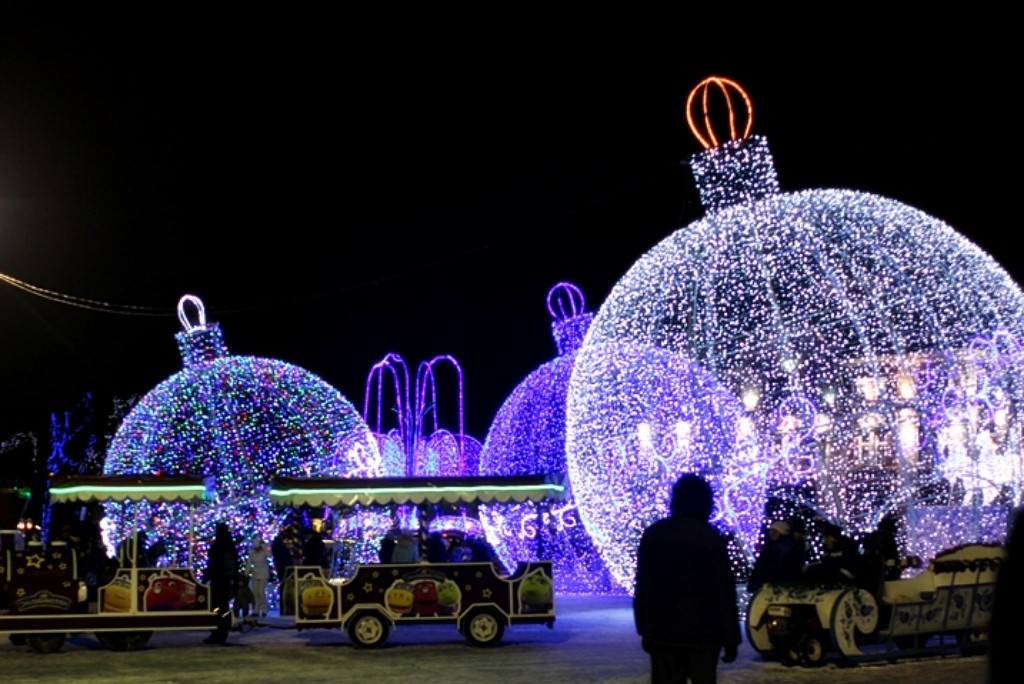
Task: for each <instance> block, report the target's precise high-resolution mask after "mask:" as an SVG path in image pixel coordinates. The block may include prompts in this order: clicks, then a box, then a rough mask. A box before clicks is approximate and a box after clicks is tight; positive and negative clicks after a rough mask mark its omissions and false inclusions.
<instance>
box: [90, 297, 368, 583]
mask: <svg viewBox="0 0 1024 684" xmlns="http://www.w3.org/2000/svg"><path fill="white" fill-rule="evenodd" d="M190 307H191V308H192V309H193V310H192V311H191V312H190V311H189V308H190ZM190 316H191V317H190ZM178 317H179V319H180V320H181V323H182V326H183V332H180V333H178V334H177V335H176V336H175V338H176V340H177V342H178V348H179V350H180V351H181V355H182V359H183V361H184V368H183V369H182V370H181V371H179V372H178V373H176V374H174V375H172V376H171V377H169V378H167V379H166V380H164V381H163V382H161V383H160V384H159V385H157V386H156V387H155V388H153V389H152V390H151V391H150V392H148V393H147V394H146V395H145V396H143V397H142V399H141V400H139V402H138V404H136V405H135V406H134V407H133V408H132V410H131V412H129V414H128V415H127V416H126V417H125V419H124V421H123V422H122V423H121V425H120V426H119V428H118V430H117V433H116V434H115V435H114V438H113V439H112V440H111V443H110V447H109V450H108V453H107V458H106V461H105V464H104V473H106V474H111V475H117V474H129V473H131V474H149V473H164V474H169V475H198V476H202V477H204V478H206V479H207V482H208V485H209V488H210V489H211V491H212V498H211V500H209V501H207V502H205V503H204V504H203V505H201V506H200V507H198V508H197V509H196V511H195V515H194V517H193V516H190V514H189V512H188V511H187V510H186V509H184V508H182V506H181V505H180V504H179V505H175V504H160V505H150V504H147V503H145V502H142V503H134V504H133V503H129V504H124V505H115V504H112V503H111V504H107V508H106V513H107V517H106V519H105V521H104V524H105V525H106V526H107V529H106V532H107V536H108V539H109V543H110V545H111V546H113V545H116V543H117V542H118V541H119V540H121V539H123V538H124V537H125V536H126V535H127V534H128V531H129V530H130V529H131V528H132V526H133V525H136V524H138V525H140V526H141V527H142V528H143V529H145V530H146V532H147V536H148V542H149V543H150V544H156V543H158V542H162V543H163V546H164V553H165V556H166V557H165V558H164V562H167V563H177V564H184V563H185V562H187V561H188V560H189V558H190V553H191V554H193V560H194V561H195V562H198V563H199V565H200V567H202V566H203V565H205V560H204V559H205V551H206V547H207V544H208V542H209V540H210V538H211V537H212V536H213V531H214V526H215V524H216V523H217V522H219V521H225V522H227V523H228V525H229V527H230V528H231V531H232V532H233V533H234V535H235V539H236V540H237V541H238V543H239V549H240V551H242V552H243V559H244V557H245V550H246V549H248V548H249V544H250V543H251V542H252V540H253V539H254V538H255V537H257V536H258V537H260V538H262V539H264V540H270V539H272V538H273V537H274V535H275V534H276V533H277V530H278V527H279V524H280V521H281V518H282V517H283V515H284V514H285V512H284V511H279V510H275V509H274V508H273V507H272V505H271V501H270V498H269V497H268V496H267V490H268V487H269V485H270V481H271V479H272V478H273V477H274V476H290V477H311V476H321V475H322V476H330V477H379V476H381V475H383V471H382V468H381V457H380V453H379V451H378V450H377V444H376V442H375V441H374V439H373V436H372V435H371V433H370V430H369V428H368V427H367V425H366V423H365V422H364V421H363V419H362V417H361V416H360V415H359V412H358V411H357V410H356V409H355V408H354V407H353V406H352V404H351V403H350V402H349V401H348V400H347V399H346V398H345V397H344V396H342V395H341V393H340V392H338V390H336V389H335V388H333V387H332V386H331V385H329V384H328V383H327V382H325V381H324V380H322V379H321V378H319V377H317V376H316V375H314V374H312V373H310V372H308V371H306V370H303V369H302V368H299V367H297V366H294V365H291V364H288V363H285V362H283V361H279V360H276V359H267V358H258V357H251V356H232V355H230V354H228V351H227V346H226V345H225V343H224V340H223V336H222V333H221V329H220V326H219V325H218V324H217V323H213V322H210V323H208V322H207V321H206V314H205V309H204V307H203V304H202V302H201V301H200V300H199V299H198V298H197V297H194V296H192V295H185V296H184V297H182V298H181V300H180V301H179V303H178ZM193 520H194V524H195V527H194V530H193V528H192V524H193ZM190 540H193V541H194V544H193V545H192V546H191V549H190V545H189V541H190Z"/></svg>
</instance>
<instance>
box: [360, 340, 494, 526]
mask: <svg viewBox="0 0 1024 684" xmlns="http://www.w3.org/2000/svg"><path fill="white" fill-rule="evenodd" d="M442 367H445V368H448V369H450V370H451V371H453V372H454V383H451V382H449V381H448V379H447V378H446V377H445V378H442V379H443V380H444V381H443V382H440V383H439V382H438V378H439V375H440V373H439V369H441V368H442ZM414 380H415V382H414V383H412V382H410V375H409V367H408V365H407V364H406V363H405V360H404V359H403V358H402V357H401V356H399V355H398V354H394V353H390V354H388V355H386V356H385V357H384V358H383V359H381V360H380V361H379V362H377V363H376V364H374V366H373V368H371V369H370V374H369V376H368V377H367V379H366V393H365V399H364V404H363V415H364V416H366V419H367V422H368V423H369V424H370V425H371V428H372V429H373V430H374V432H373V436H374V438H375V439H376V442H377V446H378V449H379V451H380V453H381V455H382V470H383V472H384V474H385V475H387V476H389V477H425V476H430V475H440V476H443V477H458V476H466V475H476V474H477V467H478V464H479V462H480V449H481V445H480V442H479V440H477V439H475V438H473V437H471V436H469V435H467V434H466V433H465V412H464V404H463V380H462V367H461V366H459V363H458V361H456V360H455V358H454V357H452V356H448V355H440V356H435V357H434V358H432V359H430V360H429V361H421V362H420V364H419V366H418V367H417V369H416V377H415V379H414ZM439 384H440V385H441V386H442V387H444V388H446V389H447V388H454V390H455V395H456V396H455V398H456V401H455V404H454V406H455V412H454V414H452V413H444V412H442V411H440V410H439V403H441V402H439V401H438V386H439ZM449 406H451V405H450V404H449ZM442 414H443V415H444V416H445V417H449V418H450V417H454V421H455V422H456V423H457V426H458V427H457V432H452V431H451V430H449V429H447V428H445V427H442V426H443V425H444V424H445V421H443V420H442ZM448 424H450V423H448ZM467 513H468V514H469V515H467ZM396 515H397V516H398V518H399V519H398V520H397V521H396V523H397V525H398V526H399V527H401V528H403V529H416V528H417V526H418V521H417V520H416V519H415V518H416V512H415V508H414V507H402V508H400V509H399V510H398V511H396ZM427 522H428V525H429V527H428V529H429V530H430V531H434V530H439V531H440V530H450V531H457V532H460V533H462V534H475V533H476V532H477V531H479V529H480V528H479V522H478V521H477V520H476V518H475V512H474V511H468V512H467V511H466V510H465V509H464V508H462V507H460V509H458V510H457V511H455V510H447V509H445V510H440V509H439V510H437V511H435V515H433V516H431V519H430V520H429V521H427Z"/></svg>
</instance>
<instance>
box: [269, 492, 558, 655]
mask: <svg viewBox="0 0 1024 684" xmlns="http://www.w3.org/2000/svg"><path fill="white" fill-rule="evenodd" d="M564 492H565V488H564V486H563V485H562V484H561V482H559V481H557V480H554V479H552V478H549V477H546V476H513V477H491V478H475V477H459V478H444V477H437V478H424V477H420V478H415V477H413V478H373V479H359V480H354V479H344V480H324V479H306V478H281V479H278V480H275V482H274V483H273V486H272V488H271V497H272V498H273V500H274V501H275V502H276V503H277V504H279V505H281V506H289V507H299V506H313V507H320V506H330V507H335V508H336V507H339V506H340V507H351V506H360V507H380V506H395V505H415V506H425V505H431V504H470V503H493V502H499V501H500V502H509V501H526V500H530V501H536V502H540V501H544V500H560V499H562V498H564ZM289 586H290V588H291V592H290V597H289V599H288V601H289V602H290V603H291V605H292V606H294V610H295V622H296V626H297V627H298V628H299V629H310V628H319V627H327V628H334V629H340V630H342V631H344V632H345V633H346V634H347V635H348V638H349V640H350V641H351V642H352V644H353V645H354V646H356V647H358V648H376V647H379V646H381V645H382V644H384V643H385V641H386V640H387V638H388V635H389V634H390V632H391V631H393V630H394V629H396V628H399V627H403V626H412V625H427V624H439V623H440V624H451V625H453V626H454V627H455V628H456V629H458V630H459V632H460V633H461V634H462V635H463V636H464V637H465V638H466V640H467V641H468V642H469V643H470V644H472V645H474V646H493V645H495V644H497V643H498V642H499V641H500V640H501V638H502V636H503V634H504V631H505V628H506V627H508V626H510V625H519V624H543V625H546V626H547V627H549V628H553V626H554V622H555V595H554V578H553V576H552V563H551V561H549V560H546V561H535V562H529V563H520V564H519V566H518V567H517V568H516V569H515V570H514V572H512V574H510V575H506V574H505V573H504V572H502V570H501V568H500V567H499V566H498V565H497V564H496V563H492V562H472V561H461V562H444V563H436V562H435V563H430V562H426V561H421V562H415V563H366V564H355V565H354V566H353V567H350V568H348V570H347V571H346V572H345V573H344V577H340V578H330V577H327V576H326V575H325V573H324V571H323V569H322V568H320V567H299V568H296V569H295V574H294V581H292V582H291V584H290V585H289Z"/></svg>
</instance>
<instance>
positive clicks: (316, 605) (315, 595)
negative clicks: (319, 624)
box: [300, 584, 334, 618]
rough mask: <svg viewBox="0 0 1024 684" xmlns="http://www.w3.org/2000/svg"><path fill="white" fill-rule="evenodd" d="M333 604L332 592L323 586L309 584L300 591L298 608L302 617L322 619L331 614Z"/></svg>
mask: <svg viewBox="0 0 1024 684" xmlns="http://www.w3.org/2000/svg"><path fill="white" fill-rule="evenodd" d="M333 603H334V592H332V591H331V588H330V587H328V586H326V585H324V584H311V585H310V586H308V587H306V588H305V589H303V590H302V595H301V597H300V606H301V608H302V617H307V618H322V617H326V616H327V614H328V613H330V612H331V605H332V604H333Z"/></svg>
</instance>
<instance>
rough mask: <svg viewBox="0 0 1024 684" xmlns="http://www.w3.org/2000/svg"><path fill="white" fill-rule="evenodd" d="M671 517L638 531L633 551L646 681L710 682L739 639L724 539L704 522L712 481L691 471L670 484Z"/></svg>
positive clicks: (731, 656) (636, 609) (709, 509)
mask: <svg viewBox="0 0 1024 684" xmlns="http://www.w3.org/2000/svg"><path fill="white" fill-rule="evenodd" d="M670 508H671V515H670V516H669V517H668V518H665V519H663V520H658V521H657V522H655V523H653V524H652V525H650V526H649V527H648V528H647V529H646V530H644V533H643V535H642V536H641V538H640V545H639V547H638V549H637V567H636V586H635V590H634V595H633V618H634V621H635V623H636V631H637V634H639V635H640V636H641V638H642V646H643V649H644V651H646V652H647V653H648V655H649V656H650V662H651V682H652V684H667V683H670V682H671V683H678V682H686V681H687V679H689V681H690V682H692V684H713V683H714V682H715V681H716V677H717V672H718V656H719V653H722V652H723V650H724V653H723V655H722V662H726V663H731V662H733V661H734V660H736V655H737V651H738V649H739V644H740V641H741V636H740V619H739V609H738V607H737V605H736V579H735V577H734V576H733V572H732V567H731V563H730V561H729V554H728V550H727V548H726V542H725V539H724V537H722V535H721V534H720V533H719V532H718V530H716V529H715V528H714V527H713V526H712V525H711V524H710V523H709V522H708V520H709V519H710V517H711V512H712V510H713V495H712V491H711V485H709V484H708V482H707V481H706V480H705V479H704V478H702V477H700V476H699V475H695V474H686V475H683V476H682V477H680V478H679V480H678V481H677V482H676V483H675V485H674V486H673V488H672V502H671V506H670Z"/></svg>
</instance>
